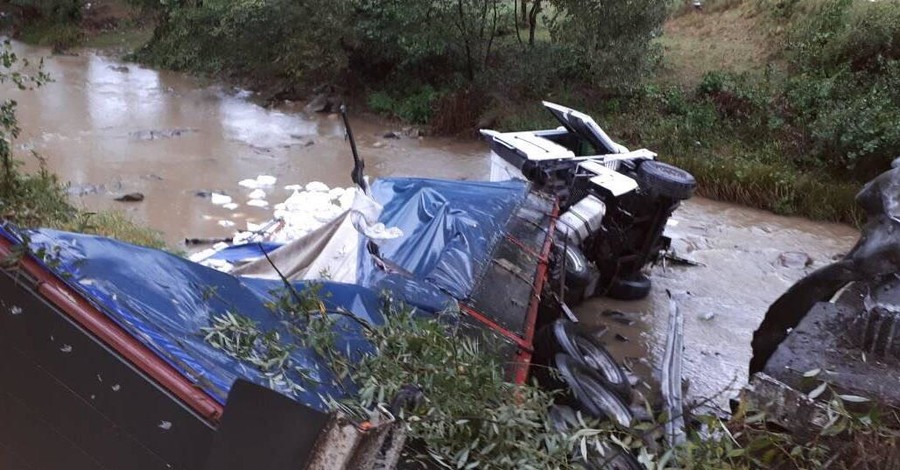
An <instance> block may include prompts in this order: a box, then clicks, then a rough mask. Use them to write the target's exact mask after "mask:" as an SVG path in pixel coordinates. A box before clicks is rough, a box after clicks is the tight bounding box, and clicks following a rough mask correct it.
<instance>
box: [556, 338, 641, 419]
mask: <svg viewBox="0 0 900 470" xmlns="http://www.w3.org/2000/svg"><path fill="white" fill-rule="evenodd" d="M554 359H555V360H554V362H555V363H556V367H557V369H558V370H559V375H560V377H562V380H563V382H565V384H566V385H567V386H568V387H569V390H568V391H569V394H570V395H571V396H572V397H573V398H574V404H576V405H577V406H578V408H579V409H581V410H582V411H584V412H585V413H587V414H589V415H591V416H593V417H595V418H598V419H604V418H607V419H610V420H612V421H613V422H614V423H616V424H618V425H619V426H622V427H626V428H627V427H629V426H631V424H632V422H633V421H634V416H633V415H632V414H631V410H629V409H628V406H627V405H626V404H625V403H623V402H622V400H621V399H620V398H619V397H618V396H617V395H616V394H615V393H613V392H612V391H611V390H609V389H608V388H607V387H606V386H605V385H604V384H603V382H604V381H603V378H602V377H600V376H599V375H598V374H597V373H596V372H594V371H593V370H591V369H590V368H589V367H588V366H586V365H584V363H582V362H581V361H579V360H576V359H575V358H573V357H572V356H569V355H568V354H564V353H560V354H557V355H556V357H555V358H554Z"/></svg>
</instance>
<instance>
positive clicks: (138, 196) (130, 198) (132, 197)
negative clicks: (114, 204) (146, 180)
mask: <svg viewBox="0 0 900 470" xmlns="http://www.w3.org/2000/svg"><path fill="white" fill-rule="evenodd" d="M143 200H144V194H143V193H128V194H123V195H121V196H119V197H117V198H116V201H120V202H141V201H143Z"/></svg>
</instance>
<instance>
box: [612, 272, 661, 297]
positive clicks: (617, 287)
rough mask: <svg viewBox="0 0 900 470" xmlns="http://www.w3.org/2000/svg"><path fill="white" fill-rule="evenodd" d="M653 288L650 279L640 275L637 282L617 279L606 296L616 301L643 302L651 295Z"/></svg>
mask: <svg viewBox="0 0 900 470" xmlns="http://www.w3.org/2000/svg"><path fill="white" fill-rule="evenodd" d="M651 287H652V283H651V282H650V278H649V277H647V276H646V275H644V274H640V275H638V278H637V279H635V280H629V279H616V280H615V281H613V282H612V284H610V285H609V288H608V289H607V290H606V292H605V294H606V296H607V297H610V298H613V299H616V300H641V299H643V298H645V297H647V296H648V295H650V288H651Z"/></svg>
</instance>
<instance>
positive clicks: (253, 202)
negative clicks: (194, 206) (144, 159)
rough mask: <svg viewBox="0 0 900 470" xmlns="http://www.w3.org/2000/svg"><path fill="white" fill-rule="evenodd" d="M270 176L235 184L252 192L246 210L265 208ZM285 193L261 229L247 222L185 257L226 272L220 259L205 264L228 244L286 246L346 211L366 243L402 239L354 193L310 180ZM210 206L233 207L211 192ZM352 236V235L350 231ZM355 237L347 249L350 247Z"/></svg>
mask: <svg viewBox="0 0 900 470" xmlns="http://www.w3.org/2000/svg"><path fill="white" fill-rule="evenodd" d="M275 183H276V178H275V177H274V176H268V175H260V176H258V177H256V178H255V179H245V180H242V181H240V182H239V183H238V184H239V185H240V186H242V187H244V188H248V189H251V190H252V191H251V192H250V194H249V195H248V196H247V197H248V200H247V202H246V205H248V206H252V207H262V208H265V207H269V202H268V201H267V200H266V199H265V198H266V196H267V192H266V190H267V189H269V190H270V189H271V188H272V187H274V185H275ZM284 189H286V190H288V191H291V195H290V196H289V197H288V198H287V199H286V200H285V201H284V202H281V203H278V204H275V206H274V212H273V214H272V218H271V219H270V220H269V221H267V222H264V223H262V224H255V223H252V222H247V228H246V230H245V231H238V232H237V233H235V235H234V238H233V239H232V243H225V242H223V243H218V244H216V245H214V246H213V247H212V248H208V249H205V250H203V251H200V252H197V253H194V254H192V255H190V256H189V258H190V259H191V260H192V261H194V262H198V263H201V264H203V265H206V266H209V267H212V268H216V269H218V270H220V271H226V272H228V271H231V269H233V266H232V265H231V264H230V263H228V262H226V261H222V260H214V259H210V257H211V256H213V255H214V254H215V253H216V252H218V251H220V250H223V249H225V248H227V247H228V246H230V245H232V244H234V245H239V244H243V243H247V242H258V241H271V242H277V243H289V242H291V241H294V240H298V239H300V238H303V237H305V236H307V235H309V234H310V233H311V232H313V231H314V230H316V229H319V228H321V227H322V226H324V225H325V224H328V223H330V222H333V221H335V220H336V219H338V218H339V217H340V216H341V215H342V214H344V213H345V212H347V211H348V210H352V212H351V214H354V217H352V218H351V220H352V226H353V227H355V229H356V231H357V232H359V233H362V234H363V235H365V236H366V237H368V238H370V239H372V240H375V241H377V240H386V239H393V238H398V237H401V236H403V232H402V231H400V230H399V229H397V228H387V227H385V226H384V225H383V224H381V223H379V222H377V218H378V215H379V214H380V213H381V206H380V205H378V203H376V202H375V201H374V200H373V199H371V198H370V197H368V196H366V195H364V194H363V193H362V192H361V191H359V190H358V189H357V188H355V187H353V188H329V187H328V186H327V185H326V184H325V183H321V182H318V181H313V182H311V183H308V184H306V185H305V186H304V185H299V184H295V185H290V186H285V187H284ZM211 202H212V203H213V204H215V205H218V206H222V207H223V208H225V209H229V210H235V209H237V208H238V207H239V205H238V204H237V203H235V202H234V201H233V200H232V198H231V197H230V196H228V195H225V194H220V193H213V194H212V195H211ZM219 225H222V226H223V227H232V226H234V225H235V224H234V222H232V221H231V220H227V219H224V220H220V221H219ZM353 233H355V232H353ZM355 240H356V239H355V237H354V238H353V244H356V242H355Z"/></svg>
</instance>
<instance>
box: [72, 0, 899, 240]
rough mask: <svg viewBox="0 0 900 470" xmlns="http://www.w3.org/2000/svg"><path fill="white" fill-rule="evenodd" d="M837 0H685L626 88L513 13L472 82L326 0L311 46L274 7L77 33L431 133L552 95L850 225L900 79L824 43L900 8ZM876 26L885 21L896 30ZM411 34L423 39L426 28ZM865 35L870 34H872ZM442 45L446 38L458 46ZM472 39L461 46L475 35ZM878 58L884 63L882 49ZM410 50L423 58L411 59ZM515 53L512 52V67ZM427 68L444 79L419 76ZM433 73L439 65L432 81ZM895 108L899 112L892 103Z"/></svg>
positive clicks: (538, 121)
mask: <svg viewBox="0 0 900 470" xmlns="http://www.w3.org/2000/svg"><path fill="white" fill-rule="evenodd" d="M835 2H836V0H804V1H802V2H800V3H798V4H797V5H793V6H791V7H784V8H780V7H779V8H774V7H772V5H768V4H767V3H765V2H763V3H760V2H756V3H754V2H749V1H744V2H740V1H739V2H734V1H712V2H706V3H705V4H704V7H703V10H691V9H689V8H682V9H681V10H678V11H675V12H672V13H670V16H669V19H668V20H667V21H666V22H665V24H664V28H663V35H662V36H661V37H659V38H656V39H654V40H653V43H652V44H651V46H652V47H651V48H650V49H648V52H646V54H649V55H648V56H647V57H650V56H652V51H653V50H656V51H661V53H662V55H661V56H660V62H659V63H658V65H657V67H656V68H655V69H653V71H649V69H648V70H645V69H643V68H641V67H643V66H642V65H641V66H638V65H633V67H626V66H625V64H624V63H622V64H618V65H617V67H618V68H616V69H615V70H616V73H615V74H613V75H617V76H618V75H622V76H628V75H633V80H632V81H631V83H628V84H623V83H620V82H621V80H619V81H618V82H616V83H612V82H603V81H602V80H601V81H599V82H591V81H590V80H594V79H595V78H596V77H595V78H590V77H588V76H582V77H581V78H577V77H574V76H568V75H566V76H563V75H559V74H564V71H563V70H561V69H560V67H559V65H558V63H557V62H558V61H557V62H555V61H556V60H557V59H560V58H563V57H564V56H560V55H559V54H561V52H559V51H557V50H556V49H553V48H554V47H556V45H554V44H555V43H554V42H553V41H551V37H552V34H553V31H554V30H553V27H554V26H553V24H550V23H547V24H544V23H540V22H539V24H538V27H537V31H536V39H535V42H534V44H533V45H531V46H517V45H516V44H517V42H518V43H522V42H523V41H524V40H525V39H523V37H522V34H523V33H527V32H528V31H527V28H525V29H523V28H524V27H523V26H521V25H519V24H518V22H516V25H517V26H515V28H516V29H518V31H515V32H513V31H510V30H509V29H504V30H501V29H500V26H498V27H497V28H498V29H497V32H496V34H494V35H491V36H490V38H480V37H479V38H478V40H477V41H480V40H482V39H485V41H486V44H487V45H491V44H493V45H494V48H493V52H492V49H491V48H490V47H488V49H487V50H486V51H482V52H483V53H484V54H485V56H484V60H485V61H486V62H485V64H487V63H489V62H490V63H491V67H490V68H487V67H486V68H485V70H483V71H481V72H479V73H478V74H475V75H473V76H472V77H470V78H466V77H465V76H460V75H459V72H460V71H459V70H454V69H453V67H455V66H456V65H454V64H452V63H443V64H441V63H433V62H429V61H431V60H432V59H429V57H432V56H430V55H428V54H430V53H428V52H427V51H418V52H416V51H406V52H403V51H404V50H405V49H403V48H400V49H397V50H393V52H391V54H397V53H403V54H407V56H406V59H403V60H405V61H419V62H416V64H418V65H416V66H415V67H413V68H412V69H410V70H408V71H407V72H403V70H405V69H404V67H408V66H409V67H412V66H410V65H402V63H400V62H397V60H399V59H398V57H396V56H395V55H389V56H384V57H380V58H378V57H374V56H372V54H374V53H375V52H372V51H370V52H371V53H367V54H365V57H361V56H359V54H360V53H362V52H364V51H365V48H361V47H362V46H361V45H360V43H359V41H361V40H362V39H363V38H362V37H360V36H359V35H360V34H363V33H364V32H365V31H368V30H365V31H363V32H360V30H358V29H353V28H349V29H348V27H347V25H346V24H345V23H347V22H345V21H339V20H340V19H341V18H344V16H342V15H347V14H349V13H347V12H346V11H344V10H342V9H340V8H337V7H329V9H327V11H323V13H322V17H321V18H319V19H317V20H316V22H315V24H310V25H308V26H310V28H311V31H319V30H321V31H323V34H325V36H324V37H328V38H330V39H328V40H326V41H324V42H323V41H318V42H319V44H318V45H316V44H314V43H311V42H310V41H309V38H307V37H306V36H302V35H300V36H295V35H294V33H293V31H294V29H293V28H286V29H279V28H281V26H285V25H286V23H285V22H284V18H281V19H277V16H273V11H270V10H267V9H262V10H259V9H250V10H247V11H241V10H234V9H233V8H232V7H227V8H225V7H221V8H219V7H212V6H210V7H208V8H200V7H196V8H193V7H192V8H193V9H192V8H189V7H179V8H174V7H173V8H174V9H168V10H159V9H156V10H153V9H150V10H136V9H130V10H126V9H122V8H121V7H119V8H111V9H110V7H108V6H107V7H105V8H98V7H92V8H93V9H94V10H93V12H87V13H86V15H87V17H88V18H92V19H90V20H82V23H85V22H86V23H88V24H93V25H96V24H107V25H110V24H115V25H116V26H115V27H108V28H107V30H106V31H104V32H101V33H99V34H94V33H90V34H87V33H86V34H85V36H84V37H85V38H89V41H90V42H89V43H92V44H96V45H103V44H114V45H116V47H120V48H121V47H122V46H123V45H128V46H129V47H132V48H134V49H136V50H137V53H136V54H133V55H132V58H135V59H138V60H140V61H143V62H145V63H149V64H154V65H157V66H162V67H164V68H175V69H179V70H186V71H189V72H192V73H196V74H200V75H206V76H216V77H218V78H222V77H224V78H225V79H227V80H229V81H231V82H232V83H238V84H240V85H241V86H242V87H244V88H248V89H253V90H257V91H260V92H261V93H260V96H261V99H262V100H264V101H267V102H270V103H273V104H277V103H280V102H282V101H283V100H285V99H287V100H291V101H296V100H308V99H310V98H311V97H312V96H314V95H315V93H314V92H313V90H314V89H317V88H319V89H321V85H327V87H326V88H327V89H329V90H332V91H333V92H334V93H335V94H340V95H342V96H343V98H344V99H349V100H351V101H352V102H354V103H357V104H361V105H365V106H368V107H369V109H371V110H373V111H375V112H378V113H380V114H382V115H385V116H388V117H390V118H392V119H400V120H403V121H405V122H408V123H413V124H418V125H421V126H424V127H427V128H428V129H429V130H430V132H431V133H433V134H439V135H454V136H462V137H463V138H469V136H474V135H475V133H474V131H475V130H476V129H477V128H480V127H493V128H496V129H499V130H514V129H524V128H535V127H540V126H545V125H546V126H555V125H556V124H555V123H554V122H553V121H552V118H550V116H549V115H548V114H546V113H545V112H544V111H543V110H542V109H541V107H540V104H539V101H540V99H545V98H546V99H549V100H551V101H557V102H560V103H563V104H566V105H568V106H571V107H575V108H578V109H580V110H582V111H585V112H587V113H589V114H591V115H593V116H594V117H595V118H596V119H597V120H598V122H600V123H601V125H603V126H604V128H606V129H607V131H608V132H609V133H610V134H611V135H612V136H613V137H614V138H616V139H618V140H620V141H622V142H623V143H625V144H626V145H627V146H629V147H636V148H640V147H647V148H651V149H653V150H655V151H658V152H659V153H660V157H661V158H662V159H663V160H666V161H669V162H671V163H674V164H676V165H679V166H681V167H683V168H685V169H687V170H689V171H691V172H692V173H694V175H695V176H696V177H697V179H698V182H699V183H700V187H699V194H701V195H704V196H707V197H711V198H714V199H717V200H722V201H729V202H735V203H739V204H744V205H747V206H750V207H755V208H761V209H765V210H770V211H773V212H775V213H777V214H783V215H800V216H805V217H810V218H813V219H817V220H826V221H836V222H842V223H849V224H858V223H859V222H860V213H859V211H858V209H857V208H856V205H855V202H854V201H853V198H854V196H855V194H856V192H857V191H858V190H859V189H860V188H861V186H862V184H863V182H864V181H866V180H867V179H868V178H869V177H871V176H873V175H874V174H877V173H879V172H880V171H882V170H883V169H884V168H886V166H887V163H888V162H889V161H890V159H891V158H892V157H893V154H890V152H892V151H893V150H892V149H893V148H895V147H896V145H894V144H895V143H897V142H900V140H898V139H900V136H898V135H895V134H896V132H895V130H896V128H897V127H900V126H893V124H892V123H894V121H898V122H900V111H896V109H894V110H892V109H893V108H891V107H890V106H886V107H885V106H881V107H879V108H878V109H874V110H873V109H870V108H871V107H865V103H866V101H865V100H872V99H876V100H883V101H884V103H885V104H887V103H890V102H891V100H900V97H898V96H895V95H896V92H895V91H886V92H885V91H883V90H892V89H891V88H889V87H888V88H885V87H884V85H885V84H889V83H892V80H895V79H897V77H896V74H895V73H894V72H891V70H893V69H891V68H890V67H893V65H890V64H893V63H894V62H888V66H886V67H887V69H886V70H887V71H886V72H885V71H884V70H882V69H881V68H877V69H864V70H862V71H859V70H857V71H853V72H852V73H851V72H848V71H845V70H844V69H842V68H841V67H840V66H835V67H837V68H835V67H831V68H828V67H826V66H824V65H823V64H822V63H820V62H821V61H820V60H819V57H822V56H823V54H825V53H826V52H828V51H832V55H833V54H837V53H835V52H833V50H835V49H836V48H837V49H838V50H849V49H847V48H848V47H850V46H848V44H849V42H847V41H848V40H847V39H841V38H845V37H853V36H854V35H856V33H855V32H854V31H856V30H855V29H854V28H855V27H856V26H855V25H857V24H859V23H860V22H865V21H869V20H871V18H872V16H873V15H881V14H882V13H885V12H887V13H891V14H893V13H894V12H895V9H896V11H900V7H897V6H896V5H895V4H896V3H897V2H896V1H894V0H891V1H889V2H885V5H886V6H884V7H879V8H883V9H884V11H881V10H878V9H876V8H875V7H872V8H869V7H865V8H863V7H856V6H854V7H853V8H852V9H850V8H848V7H847V6H846V5H843V4H840V3H835ZM103 3H110V4H114V5H115V4H117V3H116V2H115V1H112V2H103ZM576 3H577V2H576ZM100 5H101V6H102V4H100ZM273 5H275V4H273ZM769 7H772V8H769ZM248 8H249V7H248ZM254 8H256V7H254ZM266 8H269V7H266ZM272 8H274V6H273V7H272ZM284 8H290V7H287V6H284ZM104 10H105V11H107V14H109V12H110V11H112V12H114V13H113V14H112V16H113V17H115V18H117V19H115V21H113V20H104V19H102V18H103V15H99V17H98V16H97V15H98V13H97V12H101V11H104ZM286 12H287V13H289V14H290V15H294V14H298V15H299V14H301V13H302V11H299V10H297V11H295V10H290V9H289V10H287V11H286ZM275 13H277V11H276V12H275ZM326 13H327V15H326ZM499 13H500V14H501V15H502V14H505V13H504V12H502V11H501V12H499ZM404 14H405V13H404ZM410 14H412V13H410ZM160 15H168V16H166V18H168V20H166V21H164V22H163V23H160V24H159V26H158V27H157V28H156V30H155V32H154V33H151V32H150V28H148V24H149V22H150V21H151V20H152V19H154V18H156V19H158V18H159V17H160ZM230 15H231V16H234V15H238V16H235V18H237V17H239V16H240V15H250V16H248V17H252V18H255V19H254V21H255V22H261V24H269V23H272V22H276V21H277V22H276V23H272V26H273V28H272V29H271V30H269V31H268V32H266V35H264V36H265V37H258V38H256V39H253V40H252V41H251V39H250V37H249V36H248V35H250V34H251V33H252V32H251V31H243V30H242V29H241V28H242V26H241V25H242V24H243V23H240V22H238V23H234V24H232V22H231V20H229V19H228V18H230V17H231V16H230ZM329 15H330V16H329ZM398 15H399V13H398ZM647 15H649V13H647ZM301 16H302V15H301ZM882 16H883V15H882ZM888 16H890V15H888ZM830 17H841V18H843V19H844V21H845V23H846V25H849V26H846V25H845V26H842V27H836V26H833V25H832V26H829V27H830V28H832V30H833V34H832V36H831V37H834V38H838V39H834V40H831V43H829V44H824V45H823V44H819V43H817V42H815V41H812V40H811V39H809V37H808V36H809V34H811V32H814V31H818V30H821V29H822V28H825V27H826V26H827V25H824V24H823V23H822V22H823V21H826V20H827V18H830ZM98 18H99V19H98ZM642 18H644V17H642ZM647 18H649V17H646V18H645V19H647ZM344 19H346V18H344ZM363 19H365V18H363ZM407 19H408V18H407ZM632 19H633V20H636V19H635V18H632ZM372 21H375V20H374V19H373V20H372ZM384 21H387V20H385V19H384V18H381V19H378V21H377V22H376V23H373V24H371V25H370V26H371V27H373V28H375V27H376V26H377V27H386V26H389V25H390V24H393V23H384ZM392 21H393V20H392ZM654 21H656V20H654ZM200 23H202V24H207V23H208V24H209V25H210V28H212V29H210V31H214V33H210V34H215V35H218V36H216V37H213V36H209V37H207V36H204V35H205V34H206V33H205V32H202V31H201V33H200V34H199V36H197V35H196V34H194V33H193V32H192V31H194V30H193V29H190V28H187V29H186V27H185V25H190V24H200ZM253 24H256V23H253ZM504 24H505V23H504ZM879 24H882V23H879ZM216 25H218V26H216ZM229 25H230V26H229ZM716 25H719V26H716ZM884 25H885V28H887V31H890V30H891V26H890V25H889V24H887V23H884ZM214 26H215V27H214ZM213 27H214V28H213ZM503 28H507V26H503ZM841 28H843V29H841ZM204 31H205V29H204ZM417 31H418V30H417ZM325 32H327V34H326V33H325ZM370 33H371V34H375V35H378V34H381V33H379V32H378V31H375V32H371V31H370ZM365 34H369V33H365ZM409 34H419V35H420V36H417V37H420V39H422V38H425V36H421V34H424V33H423V32H422V31H418V32H415V33H414V32H409ZM429 34H431V33H429ZM434 34H435V35H438V36H427V37H428V38H431V39H434V38H440V37H441V36H440V34H450V36H448V38H455V36H453V35H452V34H451V33H450V32H439V31H438V32H434ZM857 36H858V35H857ZM317 37H318V36H317ZM392 37H393V36H391V37H381V36H378V37H372V38H368V40H371V41H376V42H377V41H382V42H383V43H384V47H385V48H388V50H390V48H391V47H394V46H396V45H395V44H394V43H393V42H392V41H394V40H396V39H397V38H396V37H393V38H394V39H391V38H392ZM526 37H527V36H526ZM860 37H862V38H863V39H854V40H855V41H857V42H859V43H860V44H868V45H873V44H874V45H877V42H873V41H875V36H872V35H862V36H860ZM869 37H871V38H872V39H871V41H870V40H869V39H866V38H869ZM407 39H408V38H407ZM487 39H490V41H488V40H487ZM447 40H448V41H449V42H448V44H449V45H450V47H451V48H452V47H453V46H452V45H453V42H452V41H451V39H447ZM454 40H455V39H454ZM248 41H250V42H255V43H257V44H260V43H261V44H267V50H268V52H267V54H269V55H272V58H271V60H269V59H266V60H264V61H263V62H265V64H264V66H261V65H260V64H259V63H258V62H259V60H260V57H259V54H258V53H257V52H255V51H256V50H257V49H258V47H256V45H254V47H251V48H248V47H245V46H248V45H249V44H250V43H249V42H248ZM284 41H293V42H290V49H289V50H286V49H284V48H283V46H287V43H283V42H284ZM473 41H475V40H473ZM477 41H476V42H467V41H464V42H463V43H462V44H464V45H470V46H473V45H475V44H476V43H477V44H482V43H481V42H477ZM635 41H638V42H640V40H639V39H635ZM842 41H843V42H842ZM866 41H870V42H866ZM820 42H821V41H820ZM226 44H227V47H226ZM482 45H484V44H482ZM557 45H558V44H557ZM522 47H524V48H522ZM618 47H620V48H621V47H622V46H621V45H620V46H618ZM873 47H874V46H873ZM879 47H880V46H879ZM542 48H549V49H546V50H544V49H542ZM841 48H843V49H841ZM498 50H499V51H501V52H497V51H498ZM381 52H385V51H381ZM869 52H871V51H869ZM882 52H884V53H885V54H886V55H885V57H888V58H890V57H892V55H891V54H892V52H891V51H889V50H888V51H882ZM414 53H415V54H420V55H421V54H424V55H422V56H421V57H420V56H419V55H409V54H414ZM629 54H630V52H629ZM635 54H638V55H640V54H643V53H640V54H639V53H638V52H635ZM841 54H843V52H842V53H841ZM376 55H377V54H376ZM512 57H517V59H516V60H514V61H512V62H510V61H509V60H508V59H510V58H512ZM572 57H573V58H575V56H572ZM635 57H636V56H635ZM555 58H556V59H555ZM598 60H599V59H598ZM604 60H605V59H604ZM621 60H625V57H624V56H623V57H622V58H621ZM889 60H892V59H889ZM401 62H402V61H401ZM464 62H465V61H464ZM788 63H790V64H791V65H790V66H789V65H787V64H788ZM379 64H380V65H379ZM635 64H637V63H635ZM826 65H827V64H826ZM448 67H449V68H448ZM829 67H830V66H829ZM897 68H898V69H900V66H898V67H897ZM820 69H821V71H820ZM428 70H432V71H433V72H436V73H438V76H430V75H429V74H428V73H425V72H426V71H428ZM489 70H498V71H501V72H502V73H501V74H499V75H498V74H497V73H495V72H490V71H489ZM441 71H443V72H446V73H445V74H444V75H443V76H440V72H441ZM462 71H463V72H464V70H462ZM565 73H568V72H565ZM585 73H587V72H585ZM463 75H465V74H463ZM605 75H607V76H609V75H610V74H609V73H607V74H605ZM588 79H590V80H588ZM585 80H588V81H585ZM617 80H618V79H617ZM335 83H340V84H341V86H334V85H333V84H335ZM860 84H861V85H860ZM895 88H896V87H895ZM878 90H882V91H878ZM872 93H876V95H872ZM877 93H881V95H877ZM867 97H868V98H867ZM848 100H849V101H848ZM860 100H862V101H860ZM896 104H897V103H895V106H894V107H895V108H900V106H896ZM844 105H847V106H849V107H850V108H853V109H856V108H859V109H857V111H858V113H857V114H856V115H854V114H852V113H850V114H848V111H846V110H844ZM356 107H357V108H359V106H356ZM892 126H893V127H892ZM892 129H893V130H892Z"/></svg>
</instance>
